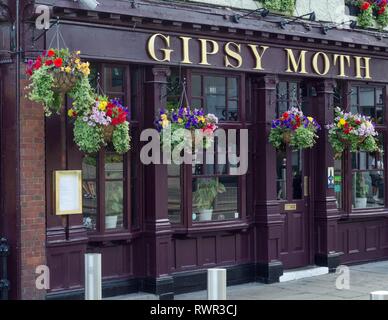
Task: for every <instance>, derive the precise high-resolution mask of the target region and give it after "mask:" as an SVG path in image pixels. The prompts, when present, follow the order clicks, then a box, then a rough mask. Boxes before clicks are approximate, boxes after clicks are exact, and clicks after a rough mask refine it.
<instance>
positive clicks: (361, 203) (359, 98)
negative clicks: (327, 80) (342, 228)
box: [334, 85, 386, 212]
mask: <svg viewBox="0 0 388 320" xmlns="http://www.w3.org/2000/svg"><path fill="white" fill-rule="evenodd" d="M345 89H346V88H345ZM343 91H344V93H346V91H347V90H343ZM385 95H386V89H385V87H382V86H372V85H353V86H351V88H350V109H349V110H350V112H352V113H361V114H364V115H367V116H370V117H371V118H372V121H373V122H374V123H375V124H376V130H377V131H378V133H379V137H378V140H379V142H378V145H379V148H380V151H378V152H374V153H367V152H360V151H357V152H353V153H350V152H345V153H344V154H343V157H342V161H340V160H336V161H335V176H334V188H335V195H336V200H337V207H338V208H340V209H343V210H344V211H345V212H351V211H354V212H358V211H360V210H363V209H364V210H365V209H366V210H367V209H379V208H384V207H386V196H385V194H386V191H385V185H386V172H385V161H386V159H385V149H386V115H385V112H386V111H385ZM344 189H345V190H344Z"/></svg>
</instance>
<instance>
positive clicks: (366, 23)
mask: <svg viewBox="0 0 388 320" xmlns="http://www.w3.org/2000/svg"><path fill="white" fill-rule="evenodd" d="M357 22H358V25H359V26H360V27H361V28H368V27H372V26H373V22H374V18H373V7H372V6H370V7H369V8H368V9H367V10H361V11H360V13H359V15H358V18H357Z"/></svg>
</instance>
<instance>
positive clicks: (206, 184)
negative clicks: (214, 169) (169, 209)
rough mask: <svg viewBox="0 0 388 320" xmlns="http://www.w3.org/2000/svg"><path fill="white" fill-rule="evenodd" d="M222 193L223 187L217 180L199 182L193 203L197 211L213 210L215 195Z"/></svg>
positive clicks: (224, 190)
mask: <svg viewBox="0 0 388 320" xmlns="http://www.w3.org/2000/svg"><path fill="white" fill-rule="evenodd" d="M224 192H226V189H225V186H224V185H223V184H222V183H221V182H219V180H218V179H211V180H207V181H206V180H205V181H202V182H199V183H198V188H197V191H195V193H194V203H195V205H196V206H197V207H198V208H199V209H213V208H214V200H215V199H216V197H217V195H218V194H219V193H224Z"/></svg>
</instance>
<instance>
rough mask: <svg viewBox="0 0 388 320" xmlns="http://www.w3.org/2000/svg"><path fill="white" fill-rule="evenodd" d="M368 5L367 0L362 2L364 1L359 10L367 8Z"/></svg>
mask: <svg viewBox="0 0 388 320" xmlns="http://www.w3.org/2000/svg"><path fill="white" fill-rule="evenodd" d="M369 7H370V3H369V2H364V3H363V4H362V5H361V10H362V11H365V10H368V9H369Z"/></svg>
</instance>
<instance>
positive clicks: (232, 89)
mask: <svg viewBox="0 0 388 320" xmlns="http://www.w3.org/2000/svg"><path fill="white" fill-rule="evenodd" d="M228 99H230V100H237V99H238V88H237V79H236V78H228Z"/></svg>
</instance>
